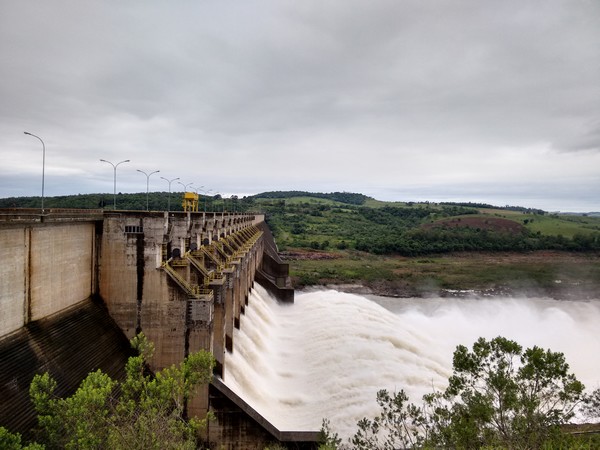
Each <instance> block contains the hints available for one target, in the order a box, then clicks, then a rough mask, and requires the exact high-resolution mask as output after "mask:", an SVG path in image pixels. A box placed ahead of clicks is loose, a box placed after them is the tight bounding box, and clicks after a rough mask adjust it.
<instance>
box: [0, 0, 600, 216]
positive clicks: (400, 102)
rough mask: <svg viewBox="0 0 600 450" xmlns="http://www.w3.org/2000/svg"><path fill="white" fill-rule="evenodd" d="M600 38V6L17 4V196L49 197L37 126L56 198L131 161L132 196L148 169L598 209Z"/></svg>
mask: <svg viewBox="0 0 600 450" xmlns="http://www.w3.org/2000/svg"><path fill="white" fill-rule="evenodd" d="M598 42H600V4H599V3H598V2H595V1H585V0H581V1H580V0H575V1H573V0H550V1H532V2H521V1H516V0H514V1H506V2H481V1H475V0H468V1H467V0H453V1H451V2H422V1H417V0H407V1H402V2H396V1H388V0H377V1H375V2H362V1H357V0H351V1H343V2H342V1H339V2H325V3H324V2H316V1H303V2H292V1H283V2H282V1H274V0H273V1H266V0H265V1H259V0H256V1H250V2H242V1H233V2H216V1H214V2H187V1H186V2H181V3H179V4H178V5H177V6H176V7H175V6H174V5H172V4H168V3H164V2H158V1H148V2H143V3H142V2H127V3H123V2H117V1H112V2H111V1H108V2H85V3H82V2H77V1H75V0H60V1H57V2H52V3H51V4H50V3H48V2H42V1H41V0H32V1H28V2H4V3H3V4H2V6H0V62H1V64H0V77H1V79H2V80H3V82H2V84H0V98H2V102H0V195H2V196H11V195H35V194H37V193H38V186H37V184H38V182H37V178H38V174H39V169H40V167H39V165H40V162H39V156H40V155H39V153H40V151H39V148H38V146H39V143H36V142H35V141H34V140H33V139H31V138H29V137H27V136H23V134H22V131H23V130H28V131H31V132H33V133H36V134H39V135H40V136H42V137H43V138H44V139H45V141H46V144H47V147H48V148H47V150H48V152H47V153H48V155H47V156H48V157H47V174H48V183H49V184H48V190H47V193H48V195H53V194H55V195H59V194H65V193H70V192H98V191H104V192H107V191H109V190H110V187H111V186H110V183H108V185H107V183H106V178H110V177H108V175H110V174H108V173H107V168H106V167H105V165H103V164H101V163H99V161H98V159H99V158H105V159H109V160H121V159H127V158H128V159H131V160H132V163H131V167H129V168H127V169H126V168H123V181H122V185H121V186H122V189H123V191H140V190H142V187H143V186H141V183H140V182H139V180H137V178H136V173H135V169H136V168H139V169H142V170H155V169H160V170H161V174H162V173H164V174H165V175H166V176H170V177H175V176H179V177H181V178H182V179H184V180H187V181H186V182H192V181H193V182H194V183H195V184H197V185H201V184H204V185H205V186H207V187H211V188H214V190H215V191H217V190H218V191H221V192H224V193H231V192H233V193H236V192H237V193H254V192H259V191H262V190H272V189H306V190H313V191H325V190H349V191H362V192H365V193H374V195H375V194H376V195H379V196H380V197H385V198H387V199H397V200H403V199H404V197H403V192H411V191H410V189H409V188H410V186H413V187H414V186H419V189H421V190H422V192H427V193H428V195H430V196H432V197H436V193H437V194H439V195H447V194H448V193H451V192H455V193H456V195H457V196H461V199H462V200H464V199H465V198H464V197H462V193H465V194H466V193H468V192H469V190H470V192H477V191H478V190H479V191H481V192H484V193H485V195H487V196H488V198H497V199H498V201H499V202H500V203H501V204H503V203H511V204H515V203H524V202H528V201H532V202H534V203H536V204H530V205H529V204H528V205H525V206H536V205H537V204H541V203H544V204H545V205H552V204H553V203H552V201H553V199H555V201H556V205H555V207H551V208H550V209H568V208H570V206H569V205H570V204H574V202H575V201H577V202H578V204H581V203H582V202H583V199H584V198H585V199H586V202H587V203H585V204H586V205H587V208H586V209H596V210H598V209H600V204H599V203H598V200H597V199H598V198H600V195H599V194H600V192H599V191H600V180H599V177H598V176H597V175H596V173H597V167H600V152H599V150H600V147H599V145H598V144H599V141H600V133H599V130H600V128H599V123H600V116H599V115H598V114H599V113H598V105H599V104H600V84H598V82H597V80H598V79H600V47H599V46H598V45H597V43H598ZM137 175H139V174H137ZM52 183H54V184H52ZM544 183H546V185H549V186H550V185H551V186H553V189H550V190H547V189H546V190H544V192H545V193H546V194H545V195H546V196H547V197H548V199H543V200H542V199H541V198H538V196H537V194H535V195H534V194H533V193H535V192H539V186H540V185H542V184H544ZM164 184H165V186H162V185H161V184H160V183H159V180H156V184H155V186H154V188H155V189H165V188H166V182H165V183H164ZM453 186H455V187H456V189H454V188H453ZM465 186H467V187H468V189H467V188H465ZM477 186H485V189H478V188H477ZM515 186H517V187H518V189H516V188H515ZM574 186H575V187H577V188H574ZM403 187H404V188H406V189H403ZM411 189H412V188H411ZM459 194H460V195H459ZM584 194H585V195H584ZM503 195H504V196H506V197H507V198H506V199H505V200H503ZM395 196H397V197H395ZM569 196H570V197H569Z"/></svg>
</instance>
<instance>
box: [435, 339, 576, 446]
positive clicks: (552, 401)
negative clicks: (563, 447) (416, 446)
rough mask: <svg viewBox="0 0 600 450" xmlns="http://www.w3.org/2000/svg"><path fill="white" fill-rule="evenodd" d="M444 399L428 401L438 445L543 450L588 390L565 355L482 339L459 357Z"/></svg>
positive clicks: (460, 349)
mask: <svg viewBox="0 0 600 450" xmlns="http://www.w3.org/2000/svg"><path fill="white" fill-rule="evenodd" d="M448 381H449V386H448V388H447V389H446V391H445V392H444V393H434V394H431V395H429V396H426V397H425V401H426V403H427V404H428V405H429V406H432V407H433V410H434V414H433V417H432V419H433V423H434V426H433V430H434V432H433V440H434V441H437V442H436V443H437V444H438V445H443V446H446V445H450V444H451V445H452V446H459V447H463V446H464V447H473V446H475V447H481V446H500V447H506V448H528V449H532V448H540V447H541V446H542V445H543V444H544V442H546V441H548V440H550V439H552V437H553V436H555V435H557V434H559V432H560V431H559V425H561V424H564V423H566V422H568V421H569V420H570V419H571V418H572V417H573V415H574V411H575V408H576V406H577V405H578V404H579V403H580V402H581V401H582V400H583V390H584V386H583V384H582V383H581V382H579V381H578V380H577V378H576V377H575V375H573V374H571V373H569V365H568V364H567V363H566V361H565V357H564V355H563V354H562V353H557V352H552V351H550V350H543V349H541V348H539V347H537V346H536V347H533V348H530V349H527V350H525V351H523V349H522V347H521V346H520V345H519V344H517V343H516V342H514V341H511V340H509V339H506V338H503V337H497V338H495V339H492V340H491V341H487V340H485V339H484V338H480V339H479V340H477V342H475V344H473V350H472V351H469V350H468V349H467V348H466V347H464V346H462V345H460V346H458V347H457V349H456V351H455V352H454V357H453V375H452V376H451V377H450V379H449V380H448Z"/></svg>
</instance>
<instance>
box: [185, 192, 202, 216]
mask: <svg viewBox="0 0 600 450" xmlns="http://www.w3.org/2000/svg"><path fill="white" fill-rule="evenodd" d="M181 206H182V207H183V210H184V211H192V212H198V194H196V193H195V192H184V194H183V201H182V203H181Z"/></svg>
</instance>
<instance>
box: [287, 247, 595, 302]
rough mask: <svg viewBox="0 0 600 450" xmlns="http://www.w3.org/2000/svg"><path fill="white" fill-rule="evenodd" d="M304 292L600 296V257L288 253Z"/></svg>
mask: <svg viewBox="0 0 600 450" xmlns="http://www.w3.org/2000/svg"><path fill="white" fill-rule="evenodd" d="M283 256H284V258H285V259H286V261H287V262H288V263H289V264H290V274H291V275H292V281H293V283H294V286H295V287H296V288H297V289H298V290H303V289H307V288H314V287H317V286H321V287H325V288H332V289H336V290H340V291H343V292H351V293H360V294H371V295H381V296H389V297H431V296H438V297H466V296H477V297H490V296H528V297H535V296H543V297H551V298H555V299H564V300H569V299H598V298H600V254H599V253H572V252H556V251H539V252H528V253H516V252H502V253H476V252H470V253H454V254H445V255H435V256H425V257H414V258H409V257H394V256H375V255H370V254H361V253H359V252H335V253H327V252H309V251H293V252H288V253H287V254H284V255H283Z"/></svg>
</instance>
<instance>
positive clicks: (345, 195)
mask: <svg viewBox="0 0 600 450" xmlns="http://www.w3.org/2000/svg"><path fill="white" fill-rule="evenodd" d="M253 197H254V198H273V199H284V198H294V197H313V198H322V199H326V200H333V201H335V202H340V203H346V204H348V205H363V204H364V203H365V202H366V201H367V200H368V199H370V198H371V197H367V196H366V195H363V194H355V193H352V192H331V193H328V194H324V193H319V192H306V191H271V192H263V193H261V194H256V195H254V196H253Z"/></svg>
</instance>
